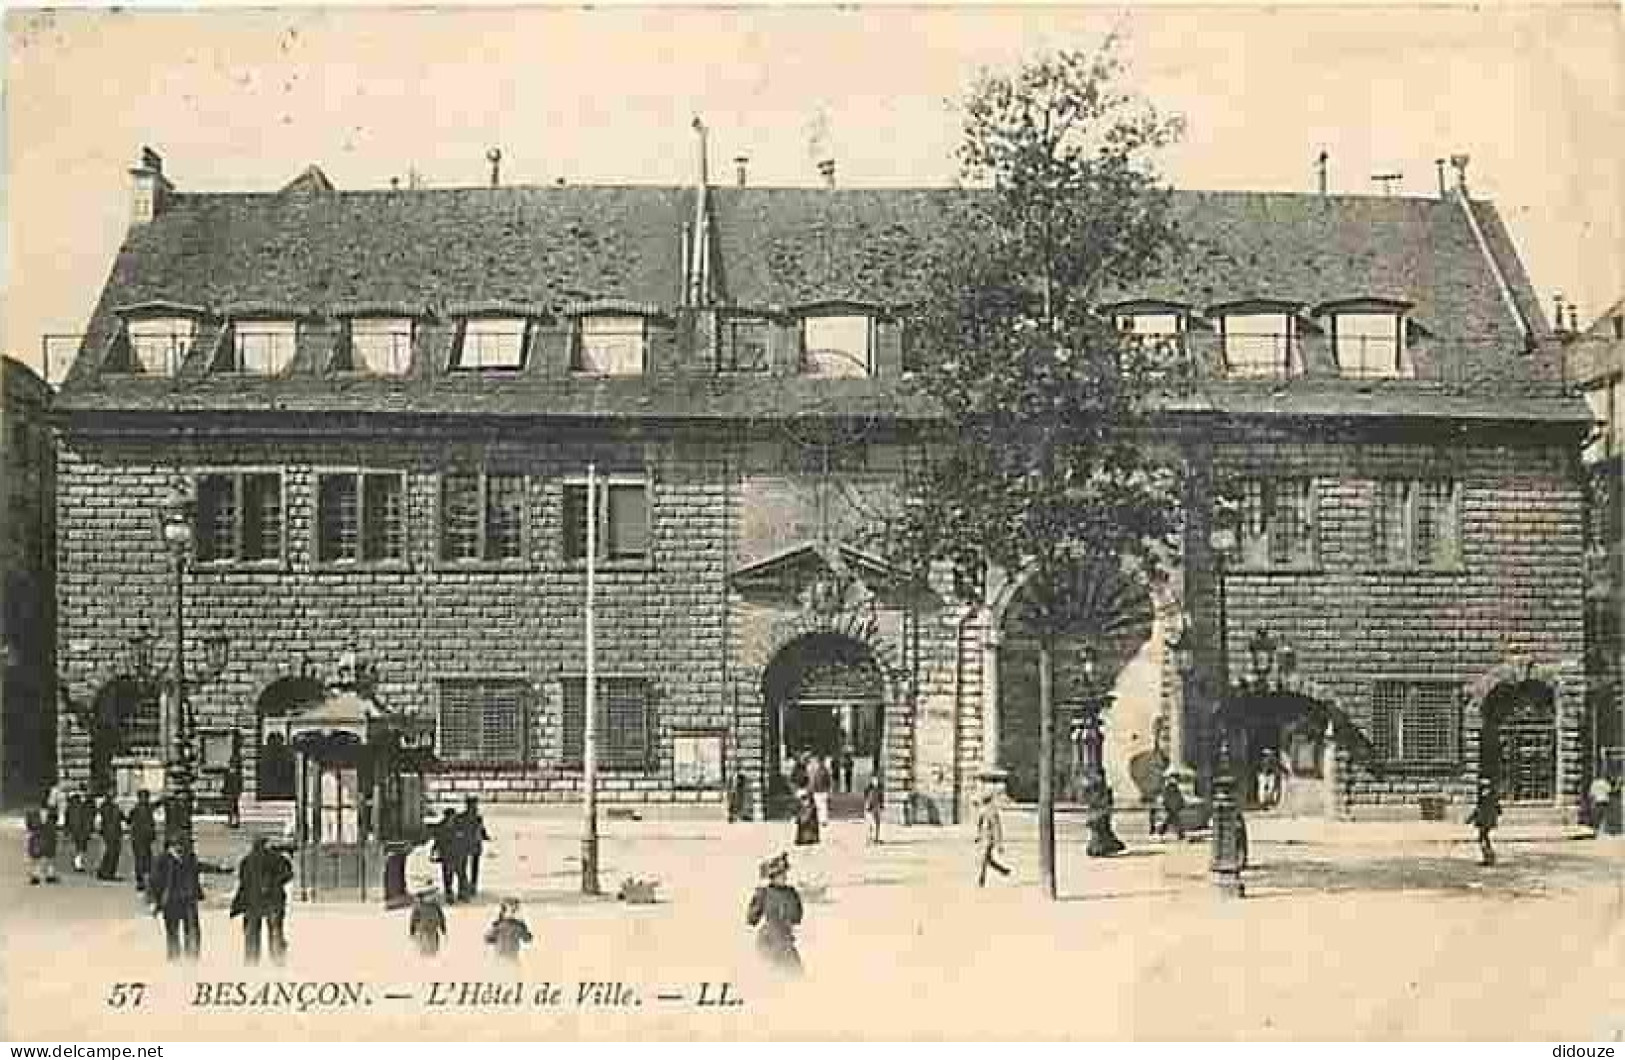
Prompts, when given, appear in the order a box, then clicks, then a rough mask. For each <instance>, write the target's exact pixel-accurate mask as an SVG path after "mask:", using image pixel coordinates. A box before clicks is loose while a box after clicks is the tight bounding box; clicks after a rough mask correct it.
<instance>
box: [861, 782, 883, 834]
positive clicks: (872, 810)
mask: <svg viewBox="0 0 1625 1060" xmlns="http://www.w3.org/2000/svg"><path fill="white" fill-rule="evenodd" d="M885 810H886V791H885V789H884V788H882V787H881V786H880V777H879V775H875V776H871V777H870V778H869V783H868V785H867V786H865V787H864V789H863V816H864V817H865V818H866V819H867V820H868V822H869V842H871V843H878V842H880V817H881V815H882V814H883V813H884V812H885Z"/></svg>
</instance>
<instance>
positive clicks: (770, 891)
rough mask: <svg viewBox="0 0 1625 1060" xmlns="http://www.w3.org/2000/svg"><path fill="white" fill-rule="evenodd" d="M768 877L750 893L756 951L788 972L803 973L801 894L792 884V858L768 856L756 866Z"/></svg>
mask: <svg viewBox="0 0 1625 1060" xmlns="http://www.w3.org/2000/svg"><path fill="white" fill-rule="evenodd" d="M757 873H758V875H759V876H760V877H761V878H762V879H764V880H766V881H767V882H766V883H765V884H762V885H760V886H758V887H757V888H756V890H755V892H754V893H752V894H751V896H750V904H749V905H748V906H747V907H746V909H745V924H746V925H747V926H749V927H753V928H756V952H757V953H759V954H761V955H762V957H763V959H765V960H766V961H767V963H768V965H769V966H771V967H772V968H774V969H776V970H778V971H780V972H782V973H784V974H786V975H799V974H801V953H800V952H799V951H798V950H797V949H796V928H797V926H799V925H800V924H801V916H802V907H801V895H800V894H799V893H798V892H797V891H796V889H795V888H794V887H792V886H790V884H789V882H788V877H789V875H790V858H789V857H788V856H787V855H785V854H779V855H778V856H776V857H773V858H769V859H768V860H766V861H764V862H762V864H761V865H760V866H759V867H758V869H757Z"/></svg>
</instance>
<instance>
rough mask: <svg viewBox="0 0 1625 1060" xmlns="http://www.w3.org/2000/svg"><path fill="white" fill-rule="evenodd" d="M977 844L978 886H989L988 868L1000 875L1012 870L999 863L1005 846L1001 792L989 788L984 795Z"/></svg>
mask: <svg viewBox="0 0 1625 1060" xmlns="http://www.w3.org/2000/svg"><path fill="white" fill-rule="evenodd" d="M976 846H977V848H978V850H979V852H980V859H979V860H980V862H981V864H980V866H979V867H978V869H977V872H976V886H978V887H985V886H987V870H988V869H989V868H992V869H993V871H995V872H997V873H998V874H999V875H1000V876H1008V875H1010V870H1009V869H1008V868H1007V867H1006V866H1004V865H1001V864H999V859H998V855H999V853H1000V852H1001V851H1002V850H1003V848H1004V821H1003V820H1002V819H1001V818H1000V817H999V793H998V792H997V791H993V790H989V791H988V792H986V793H985V794H984V795H983V796H982V809H981V812H980V813H978V814H977V816H976Z"/></svg>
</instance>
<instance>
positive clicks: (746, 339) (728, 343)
mask: <svg viewBox="0 0 1625 1060" xmlns="http://www.w3.org/2000/svg"><path fill="white" fill-rule="evenodd" d="M771 329H772V325H771V324H769V323H768V322H767V321H765V320H760V319H757V318H755V317H731V318H730V317H723V318H722V320H721V321H720V322H719V323H718V328H717V370H718V371H723V372H765V371H767V370H768V365H769V359H768V340H769V336H770V335H771V333H772V331H771Z"/></svg>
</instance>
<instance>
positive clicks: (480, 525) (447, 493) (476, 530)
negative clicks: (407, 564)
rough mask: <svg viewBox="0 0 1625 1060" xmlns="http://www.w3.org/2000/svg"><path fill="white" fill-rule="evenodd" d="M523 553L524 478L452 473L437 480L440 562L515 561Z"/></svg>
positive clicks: (501, 474)
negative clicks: (442, 560)
mask: <svg viewBox="0 0 1625 1060" xmlns="http://www.w3.org/2000/svg"><path fill="white" fill-rule="evenodd" d="M524 555H525V476H523V475H520V474H512V473H502V472H472V471H469V472H452V473H448V474H444V475H441V476H440V558H441V559H444V560H450V561H452V562H458V561H468V560H492V561H502V560H517V559H523V558H524Z"/></svg>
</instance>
